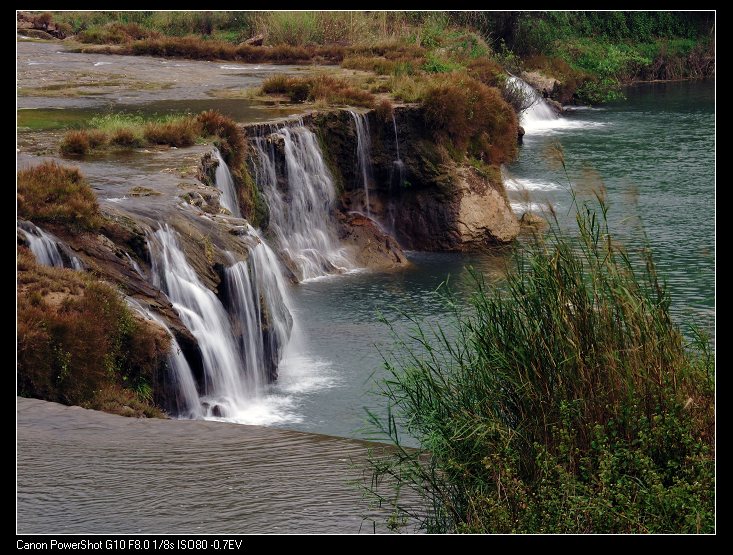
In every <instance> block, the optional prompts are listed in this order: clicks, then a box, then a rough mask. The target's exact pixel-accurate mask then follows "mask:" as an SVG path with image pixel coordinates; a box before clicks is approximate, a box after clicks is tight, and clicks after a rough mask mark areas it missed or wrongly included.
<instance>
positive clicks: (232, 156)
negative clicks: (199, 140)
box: [196, 110, 246, 169]
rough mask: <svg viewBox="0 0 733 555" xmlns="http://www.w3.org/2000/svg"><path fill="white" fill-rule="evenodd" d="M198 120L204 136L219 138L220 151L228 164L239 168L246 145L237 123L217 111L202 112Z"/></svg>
mask: <svg viewBox="0 0 733 555" xmlns="http://www.w3.org/2000/svg"><path fill="white" fill-rule="evenodd" d="M196 120H197V122H198V124H199V125H200V126H201V129H202V131H203V133H204V134H206V135H213V136H216V137H218V138H219V151H220V152H221V154H222V156H223V157H224V160H226V162H227V164H228V165H229V166H230V167H232V168H235V169H237V168H239V167H240V166H241V165H242V163H243V162H244V154H245V146H246V145H245V142H244V135H243V134H242V132H241V131H240V130H239V128H238V127H237V124H236V122H235V121H234V120H233V119H231V118H228V117H226V116H224V115H222V114H221V113H220V112H217V111H216V110H208V111H206V112H201V113H200V114H199V115H198V117H197V118H196Z"/></svg>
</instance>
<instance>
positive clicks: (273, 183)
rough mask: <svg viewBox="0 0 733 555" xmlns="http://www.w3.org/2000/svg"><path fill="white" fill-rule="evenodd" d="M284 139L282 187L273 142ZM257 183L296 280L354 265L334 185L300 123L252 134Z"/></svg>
mask: <svg viewBox="0 0 733 555" xmlns="http://www.w3.org/2000/svg"><path fill="white" fill-rule="evenodd" d="M277 140H282V142H283V149H284V154H285V175H284V176H282V177H283V178H284V181H285V182H286V183H287V190H284V191H281V190H280V188H279V187H278V181H279V179H278V172H277V163H276V158H275V145H274V142H275V141H277ZM253 142H254V145H255V149H256V151H257V157H258V161H257V162H258V163H257V164H256V167H257V172H256V180H257V185H258V187H259V188H260V190H261V191H262V192H263V195H264V197H265V200H266V201H267V204H268V207H269V209H270V223H269V228H268V229H269V230H271V232H272V233H273V235H274V236H275V240H276V243H277V248H278V249H279V251H280V253H281V254H282V255H283V257H284V258H285V259H287V260H288V261H289V262H290V265H291V269H292V270H293V272H294V273H295V275H296V277H297V278H298V280H300V281H302V280H306V279H312V278H315V277H319V276H323V275H326V274H328V273H331V272H334V271H345V270H347V269H349V268H350V267H351V263H350V261H349V259H348V258H347V256H346V254H345V251H344V249H343V248H342V247H341V245H340V244H339V241H338V237H337V236H336V231H335V221H334V218H333V215H332V213H331V211H332V208H333V204H334V203H335V201H336V189H335V187H334V184H333V179H332V178H331V174H330V172H329V171H328V168H327V167H326V163H325V162H324V160H323V155H322V154H321V149H320V147H319V146H318V140H317V139H316V136H315V135H314V134H313V133H312V132H311V131H309V130H308V129H306V128H305V127H304V126H303V125H302V124H301V125H298V126H295V127H282V128H280V129H277V130H275V131H274V132H273V133H272V134H271V135H270V136H269V137H265V136H259V137H255V139H254V141H253Z"/></svg>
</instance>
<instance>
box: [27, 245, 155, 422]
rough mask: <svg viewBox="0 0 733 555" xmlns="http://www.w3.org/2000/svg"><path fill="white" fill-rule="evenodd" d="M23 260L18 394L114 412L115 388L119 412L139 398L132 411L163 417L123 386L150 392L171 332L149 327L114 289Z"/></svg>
mask: <svg viewBox="0 0 733 555" xmlns="http://www.w3.org/2000/svg"><path fill="white" fill-rule="evenodd" d="M18 258H19V264H18V281H19V289H18V393H19V394H20V395H23V396H30V397H38V398H41V399H46V400H49V401H56V402H60V403H64V404H67V405H81V406H85V407H88V408H101V409H105V410H110V407H109V406H108V405H109V404H110V403H111V402H112V401H113V399H112V398H111V395H110V392H109V390H110V388H115V389H116V390H117V391H118V392H120V391H122V393H121V394H120V393H118V394H117V395H116V398H117V399H120V398H121V400H122V402H119V401H118V402H117V406H118V410H113V411H112V412H120V411H121V410H122V408H123V407H124V406H125V405H128V403H127V402H125V401H131V400H134V401H136V404H137V407H136V408H137V409H138V410H134V411H133V412H132V414H134V415H137V414H140V413H142V414H146V415H148V416H159V415H161V412H160V411H159V410H158V409H155V408H154V407H153V406H151V405H150V403H149V400H146V399H141V398H139V396H138V395H136V394H135V393H134V392H133V391H130V389H125V390H124V391H123V388H133V389H138V390H144V389H145V388H146V387H148V388H149V386H150V384H152V383H153V382H154V379H155V373H156V372H157V371H158V368H159V367H160V366H161V365H162V364H163V363H164V361H165V359H166V356H167V352H168V348H169V347H170V340H169V338H168V334H167V333H165V332H164V331H163V330H160V329H156V330H153V329H145V328H144V327H143V326H144V325H143V323H142V322H138V321H137V320H135V318H134V317H133V316H132V314H131V312H130V310H129V309H128V308H127V306H126V305H125V303H124V302H123V301H122V299H121V298H120V295H119V294H118V293H117V291H115V290H114V289H113V288H112V287H110V286H109V285H106V284H104V283H101V282H95V281H93V280H92V279H91V278H90V277H89V276H88V275H87V274H82V273H79V272H75V271H73V270H69V269H65V268H50V267H46V266H40V265H38V264H36V263H35V261H34V260H33V256H32V255H31V254H30V253H29V252H27V251H25V250H21V251H20V252H19V253H18ZM128 406H129V405H128Z"/></svg>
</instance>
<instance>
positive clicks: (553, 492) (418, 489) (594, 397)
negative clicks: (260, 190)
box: [369, 203, 715, 533]
mask: <svg viewBox="0 0 733 555" xmlns="http://www.w3.org/2000/svg"><path fill="white" fill-rule="evenodd" d="M577 222H578V230H579V237H578V238H577V239H576V238H569V237H566V236H563V235H562V234H561V233H560V232H559V231H557V229H558V228H557V223H555V227H554V232H553V234H552V236H551V238H550V240H545V239H544V238H543V237H539V236H535V237H534V238H533V239H532V240H530V242H529V243H528V244H527V245H526V246H525V247H524V248H523V249H522V250H521V251H520V252H518V253H517V255H516V256H515V258H514V261H513V264H512V268H511V270H510V272H509V273H508V275H507V278H506V283H504V284H503V285H502V286H501V287H496V286H492V287H489V286H487V285H486V284H485V283H484V281H483V279H482V278H481V277H480V276H478V275H475V276H474V278H475V288H476V290H475V294H474V296H473V297H472V298H471V300H470V310H469V309H467V307H466V306H465V304H464V303H462V302H461V301H459V300H458V299H456V298H455V297H453V296H452V295H451V294H450V293H449V292H448V293H446V297H445V299H446V301H447V302H448V303H449V306H451V307H452V308H453V309H454V320H455V322H456V323H455V329H454V330H440V329H439V330H437V331H436V333H435V334H434V335H428V334H427V333H426V332H424V331H423V330H422V329H420V327H419V326H418V327H417V329H416V331H415V332H414V333H412V334H411V339H414V340H416V341H417V344H415V343H412V342H411V343H409V344H408V343H407V341H406V340H399V341H398V343H397V345H396V350H395V353H394V354H393V356H392V357H390V359H389V360H388V361H387V362H386V368H387V370H388V372H389V377H388V378H386V379H385V380H384V381H383V382H382V383H381V388H382V393H383V395H385V396H386V398H387V400H388V402H389V406H390V408H389V411H388V413H387V417H386V418H378V417H377V416H375V415H371V420H372V423H373V424H374V425H375V426H376V427H377V430H379V432H380V433H381V434H382V435H385V436H387V437H389V438H390V439H391V440H392V442H393V443H395V444H396V447H394V448H393V449H392V450H391V451H386V452H385V453H382V454H380V453H375V454H373V455H372V458H371V461H370V463H371V470H372V475H373V476H372V482H371V486H370V487H369V490H370V492H371V493H372V494H373V495H374V496H376V498H377V499H379V500H382V501H384V502H388V503H391V504H392V505H393V507H394V508H395V511H396V513H395V515H394V517H393V519H392V521H393V522H396V523H399V522H400V521H401V520H402V519H403V518H407V517H411V518H413V519H417V520H418V521H419V523H420V524H421V525H422V526H423V527H424V528H425V529H427V530H428V531H430V532H482V533H486V532H500V533H513V532H524V533H568V532H571V533H604V532H605V533H609V532H612V533H636V532H656V533H700V532H705V533H709V532H713V531H714V530H715V495H714V492H715V460H714V447H715V437H714V433H715V409H714V376H713V372H714V361H713V358H712V355H711V352H710V345H709V341H708V340H707V338H705V337H704V335H702V334H700V333H697V334H695V336H694V340H693V341H692V343H691V344H689V345H687V346H685V340H684V338H683V336H682V334H681V332H680V330H679V328H678V326H677V325H676V324H675V323H674V322H673V321H672V319H671V317H670V314H669V304H670V299H669V295H668V294H667V291H666V290H665V288H664V285H663V284H662V283H661V282H660V280H659V278H658V277H657V274H656V271H655V267H654V262H653V259H652V256H651V254H650V253H649V252H646V253H644V254H643V255H641V256H640V257H638V258H636V257H633V258H632V257H631V255H630V254H629V253H628V252H626V251H625V250H624V249H623V248H621V247H620V246H618V245H617V244H616V243H615V242H614V241H613V240H612V238H611V236H610V233H609V229H608V226H607V224H606V209H605V206H603V204H602V203H601V204H600V207H599V208H595V207H592V206H588V205H585V206H582V207H578V212H577ZM413 321H414V322H417V321H416V320H413ZM406 433H407V434H410V435H412V436H413V437H415V438H416V439H417V440H419V442H420V444H421V449H418V450H410V449H405V448H404V447H402V446H401V445H400V437H404V435H405V434H406ZM385 479H387V480H388V481H387V482H386V483H385V482H383V480H385ZM384 488H388V489H387V490H386V491H385V489H384ZM410 492H411V493H412V494H414V495H411V493H410ZM418 500H419V504H418Z"/></svg>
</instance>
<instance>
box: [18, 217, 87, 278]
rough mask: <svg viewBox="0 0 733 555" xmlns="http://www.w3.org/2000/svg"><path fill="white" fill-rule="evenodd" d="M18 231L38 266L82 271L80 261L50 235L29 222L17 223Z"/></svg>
mask: <svg viewBox="0 0 733 555" xmlns="http://www.w3.org/2000/svg"><path fill="white" fill-rule="evenodd" d="M18 229H20V231H22V232H23V235H25V238H26V240H27V241H28V246H29V248H30V249H31V252H32V253H33V256H35V257H36V261H37V262H38V263H39V264H43V265H44V266H55V267H57V268H64V267H66V268H73V269H74V270H83V269H84V264H82V262H81V260H79V259H78V258H77V257H76V256H74V255H73V254H71V251H70V249H69V248H68V247H66V246H62V244H61V242H60V241H59V240H58V239H57V238H56V237H54V236H53V235H51V234H50V233H47V232H45V231H43V230H42V229H41V228H40V227H38V226H36V225H34V224H33V223H31V222H23V223H22V224H20V223H19V224H18ZM62 249H63V251H64V252H63V254H62Z"/></svg>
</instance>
